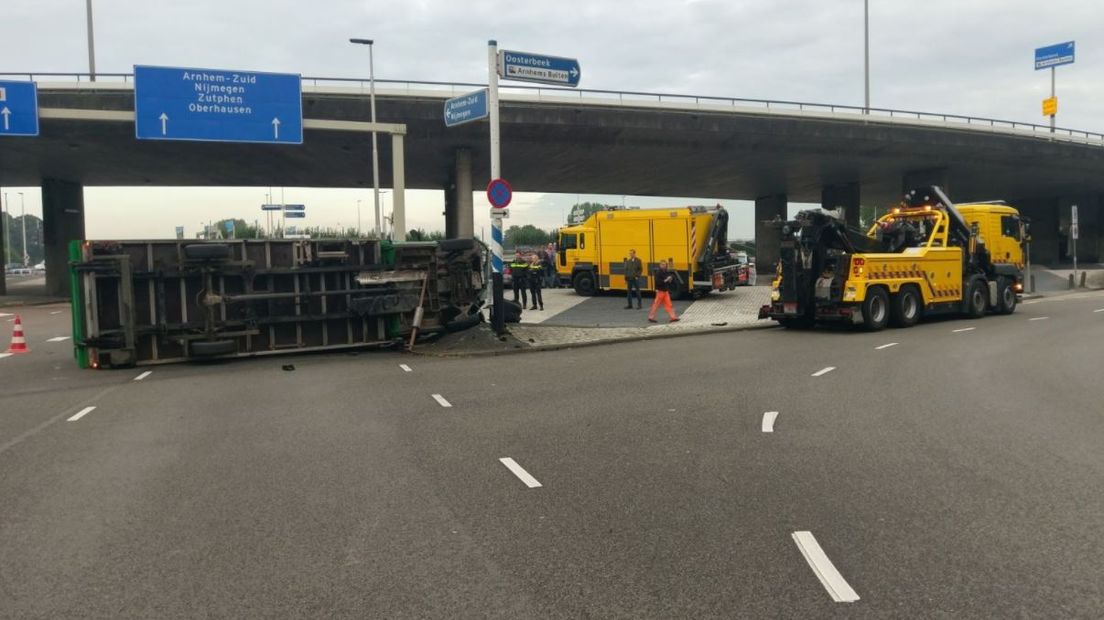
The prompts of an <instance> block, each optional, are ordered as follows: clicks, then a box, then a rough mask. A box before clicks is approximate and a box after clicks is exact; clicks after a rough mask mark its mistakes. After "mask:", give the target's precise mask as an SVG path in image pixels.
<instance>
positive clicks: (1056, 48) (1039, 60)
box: [1035, 41, 1074, 71]
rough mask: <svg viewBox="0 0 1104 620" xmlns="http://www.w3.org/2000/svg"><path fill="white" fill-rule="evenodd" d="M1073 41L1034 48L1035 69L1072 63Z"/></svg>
mask: <svg viewBox="0 0 1104 620" xmlns="http://www.w3.org/2000/svg"><path fill="white" fill-rule="evenodd" d="M1073 56H1074V42H1073V41H1066V42H1065V43H1058V44H1055V45H1048V46H1046V47H1037V48H1035V70H1036V71H1038V70H1039V69H1049V68H1051V67H1057V66H1059V65H1069V64H1073Z"/></svg>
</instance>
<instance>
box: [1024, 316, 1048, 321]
mask: <svg viewBox="0 0 1104 620" xmlns="http://www.w3.org/2000/svg"><path fill="white" fill-rule="evenodd" d="M1049 318H1050V317H1049V316H1033V317H1031V318H1030V319H1028V321H1045V320H1047V319H1049Z"/></svg>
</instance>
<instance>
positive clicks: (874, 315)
mask: <svg viewBox="0 0 1104 620" xmlns="http://www.w3.org/2000/svg"><path fill="white" fill-rule="evenodd" d="M862 313H863V326H864V327H866V329H867V330H869V331H872V332H876V331H878V330H880V329H882V328H884V327H885V326H886V323H888V322H889V295H888V294H886V292H885V289H884V288H882V287H880V286H877V287H871V288H869V289H867V290H866V299H865V300H863V303H862Z"/></svg>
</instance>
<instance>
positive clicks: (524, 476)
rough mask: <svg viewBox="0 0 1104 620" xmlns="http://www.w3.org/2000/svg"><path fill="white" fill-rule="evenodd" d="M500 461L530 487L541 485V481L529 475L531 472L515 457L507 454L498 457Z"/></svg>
mask: <svg viewBox="0 0 1104 620" xmlns="http://www.w3.org/2000/svg"><path fill="white" fill-rule="evenodd" d="M498 461H499V462H500V463H502V464H503V465H505V466H506V469H509V470H510V471H512V472H513V473H514V475H515V476H517V477H518V479H519V480H521V481H522V482H524V483H525V486H527V487H529V488H530V489H535V488H537V487H539V486H540V485H541V483H539V482H537V479H536V478H534V477H532V476H530V475H529V472H527V471H525V470H524V469H522V468H521V465H518V464H517V461H515V460H514V459H512V458H510V457H508V456H507V457H503V458H500V459H498Z"/></svg>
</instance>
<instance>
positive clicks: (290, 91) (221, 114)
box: [134, 66, 303, 144]
mask: <svg viewBox="0 0 1104 620" xmlns="http://www.w3.org/2000/svg"><path fill="white" fill-rule="evenodd" d="M134 120H135V123H134V128H135V135H136V136H137V137H138V138H139V139H144V140H199V141H213V142H262V143H267V144H302V143H303V95H302V85H301V80H300V78H299V76H298V75H295V74H290V73H263V72H257V71H227V70H222V69H189V68H179V67H146V66H135V67H134Z"/></svg>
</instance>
